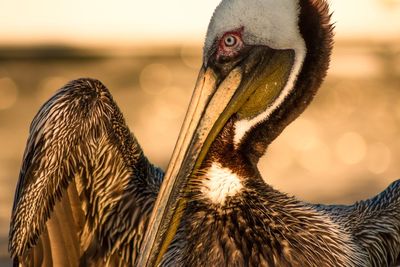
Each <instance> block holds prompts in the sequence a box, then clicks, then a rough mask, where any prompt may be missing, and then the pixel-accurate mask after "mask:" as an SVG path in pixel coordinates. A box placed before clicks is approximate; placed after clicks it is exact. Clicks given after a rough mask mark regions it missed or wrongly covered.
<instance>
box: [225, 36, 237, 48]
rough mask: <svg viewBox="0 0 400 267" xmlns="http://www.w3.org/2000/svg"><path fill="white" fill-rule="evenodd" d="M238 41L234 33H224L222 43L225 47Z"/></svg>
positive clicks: (231, 45)
mask: <svg viewBox="0 0 400 267" xmlns="http://www.w3.org/2000/svg"><path fill="white" fill-rule="evenodd" d="M237 43H239V40H238V37H237V36H236V35H234V34H226V35H225V36H224V44H225V46H226V47H234V46H235V45H236V44H237Z"/></svg>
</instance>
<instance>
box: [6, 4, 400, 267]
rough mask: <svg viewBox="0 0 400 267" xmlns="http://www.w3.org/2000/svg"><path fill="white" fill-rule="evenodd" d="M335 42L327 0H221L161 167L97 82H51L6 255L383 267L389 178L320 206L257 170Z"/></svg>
mask: <svg viewBox="0 0 400 267" xmlns="http://www.w3.org/2000/svg"><path fill="white" fill-rule="evenodd" d="M332 38H333V34H332V26H331V24H330V14H329V11H328V5H327V3H326V1H324V0H223V1H222V3H221V4H220V5H219V6H218V7H217V9H216V11H215V13H214V16H213V18H212V20H211V23H210V26H209V29H208V33H207V37H206V42H205V46H204V58H203V59H204V62H203V66H202V69H201V71H200V74H199V78H198V81H197V85H196V87H195V91H194V94H193V97H192V100H191V103H190V106H189V110H188V112H187V116H186V119H185V122H184V124H183V127H182V131H181V134H180V136H179V139H178V142H177V145H176V148H175V150H174V154H173V156H172V159H171V162H170V165H169V167H168V170H167V172H166V174H165V176H164V174H163V172H162V171H161V170H160V169H158V168H156V167H154V166H153V165H152V164H151V163H150V162H149V161H148V160H147V158H146V157H145V156H144V155H143V152H142V150H141V148H140V146H139V144H138V142H137V141H136V139H135V138H134V136H133V135H132V134H131V133H130V131H129V129H128V127H127V126H126V124H125V122H124V119H123V117H122V114H121V113H120V111H119V109H118V107H117V106H116V104H115V102H114V101H113V100H112V97H111V95H110V93H109V92H108V90H107V89H106V88H105V87H104V86H103V85H102V84H101V83H100V82H98V81H96V80H92V79H80V80H76V81H73V82H71V83H69V84H67V85H66V86H64V87H63V88H61V89H60V90H59V91H58V92H57V93H56V94H55V95H54V96H53V97H52V98H51V99H50V100H49V101H47V102H46V103H45V104H44V105H43V107H42V108H41V109H40V111H39V113H38V114H37V115H36V117H35V118H34V120H33V122H32V125H31V128H30V136H29V139H28V143H27V148H26V151H25V155H24V159H23V165H22V169H21V173H20V177H19V183H18V186H17V190H16V197H15V204H14V209H13V214H12V220H11V228H10V245H9V248H10V252H11V255H12V257H13V258H14V260H15V263H21V264H22V265H28V266H31V265H34V266H49V265H56V266H76V265H78V264H79V265H82V266H86V265H96V266H97V265H111V266H114V265H116V266H119V265H122V266H124V265H127V266H130V265H136V266H157V265H160V266H390V265H393V264H394V263H395V262H396V259H397V257H398V256H399V252H400V181H397V182H394V183H393V184H392V185H390V186H389V187H388V188H387V189H386V190H385V191H383V192H382V193H381V194H379V195H378V196H376V197H374V198H371V199H369V200H365V201H361V202H357V203H356V204H354V205H350V206H326V205H314V204H309V203H304V202H302V201H299V200H297V199H295V198H294V197H290V196H287V195H286V194H284V193H281V192H279V191H277V190H275V189H273V188H272V187H271V186H270V185H268V184H266V183H265V182H264V180H263V179H262V177H261V175H260V173H259V172H258V170H257V162H258V160H259V158H260V157H261V156H262V155H263V154H264V152H265V150H266V148H267V147H268V145H269V144H270V143H271V142H272V141H273V140H274V139H275V138H276V137H277V136H278V135H279V134H280V133H281V131H282V130H283V129H284V128H285V126H286V125H288V124H289V123H290V122H291V121H293V120H294V119H295V118H296V117H297V116H298V115H299V114H300V113H301V112H302V111H303V110H304V109H305V108H306V106H307V105H308V104H309V102H310V101H311V100H312V98H313V96H314V94H315V92H316V91H317V89H318V87H319V86H320V84H321V82H322V80H323V78H324V77H325V74H326V71H327V68H328V65H329V56H330V53H331V48H332ZM163 176H164V178H163ZM162 180H164V181H163V183H162ZM161 183H162V185H161ZM160 186H161V188H160ZM158 192H160V193H158ZM156 198H157V200H156ZM152 211H153V215H151V213H152ZM150 216H151V218H150Z"/></svg>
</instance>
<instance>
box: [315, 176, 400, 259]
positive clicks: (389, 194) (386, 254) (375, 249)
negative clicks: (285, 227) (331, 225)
mask: <svg viewBox="0 0 400 267" xmlns="http://www.w3.org/2000/svg"><path fill="white" fill-rule="evenodd" d="M316 207H317V209H319V210H321V211H323V212H325V213H327V214H328V215H329V216H330V217H331V218H332V219H333V220H334V221H336V222H338V223H339V224H340V225H343V226H344V227H345V228H346V229H347V230H348V231H349V233H350V234H351V235H352V236H353V238H354V239H355V241H356V242H357V243H358V244H360V245H361V247H362V248H363V249H365V252H366V253H367V254H368V256H369V260H370V264H371V266H394V265H395V266H398V265H399V264H400V180H397V181H395V182H393V183H392V184H391V185H389V186H388V187H387V188H386V189H385V190H384V191H382V192H381V193H380V194H378V195H376V196H375V197H373V198H371V199H368V200H364V201H360V202H357V203H355V204H354V205H351V206H345V205H316ZM396 260H397V261H396ZM396 262H397V263H396Z"/></svg>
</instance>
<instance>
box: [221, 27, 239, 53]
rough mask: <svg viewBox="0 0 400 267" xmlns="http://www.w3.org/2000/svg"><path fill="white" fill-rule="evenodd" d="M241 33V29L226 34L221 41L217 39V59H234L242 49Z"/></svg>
mask: <svg viewBox="0 0 400 267" xmlns="http://www.w3.org/2000/svg"><path fill="white" fill-rule="evenodd" d="M242 33H243V27H242V28H240V29H238V30H235V31H229V32H226V33H225V34H224V35H223V36H222V37H221V39H219V46H218V52H217V59H219V58H221V57H224V58H227V57H228V58H230V57H234V56H236V55H237V54H238V53H239V52H240V50H241V49H242V48H243V47H244V43H243V40H242Z"/></svg>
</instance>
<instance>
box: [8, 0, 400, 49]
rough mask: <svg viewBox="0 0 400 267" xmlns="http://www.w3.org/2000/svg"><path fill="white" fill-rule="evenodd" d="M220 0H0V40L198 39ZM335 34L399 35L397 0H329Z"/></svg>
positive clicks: (122, 41)
mask: <svg viewBox="0 0 400 267" xmlns="http://www.w3.org/2000/svg"><path fill="white" fill-rule="evenodd" d="M218 3H219V0H203V1H199V0H153V1H143V0H142V1H137V0H114V1H110V0H0V36H1V39H0V44H7V43H8V44H10V43H19V44H29V43H46V42H50V43H69V44H86V45H91V44H112V45H121V44H132V43H143V42H146V43H148V42H149V41H150V42H151V41H152V42H176V41H178V42H185V41H189V42H190V41H196V42H198V41H200V40H202V39H203V37H204V34H205V31H206V27H207V24H208V21H209V19H210V17H211V15H212V12H213V10H214V8H215V6H216V5H217V4H218ZM330 3H331V6H332V10H334V11H335V13H334V19H333V20H334V21H336V28H337V30H336V31H337V38H340V37H367V38H371V39H375V38H395V37H397V36H398V35H400V0H331V1H330Z"/></svg>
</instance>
